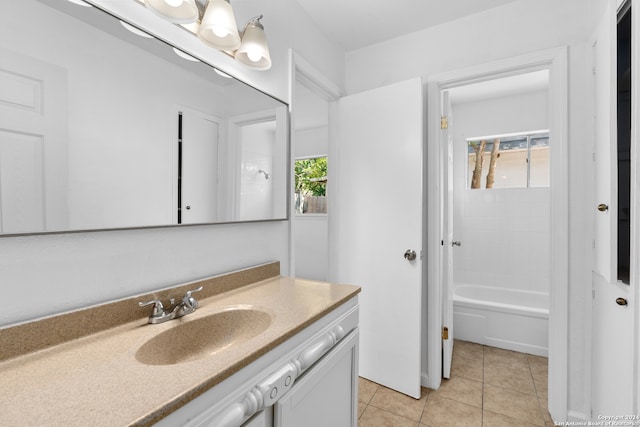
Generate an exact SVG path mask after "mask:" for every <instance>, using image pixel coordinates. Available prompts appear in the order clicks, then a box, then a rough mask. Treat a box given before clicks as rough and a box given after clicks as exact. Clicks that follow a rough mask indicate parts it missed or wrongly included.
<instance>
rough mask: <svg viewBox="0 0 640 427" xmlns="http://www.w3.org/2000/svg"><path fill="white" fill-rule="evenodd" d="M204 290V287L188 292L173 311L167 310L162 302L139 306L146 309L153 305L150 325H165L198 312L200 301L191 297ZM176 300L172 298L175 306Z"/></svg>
mask: <svg viewBox="0 0 640 427" xmlns="http://www.w3.org/2000/svg"><path fill="white" fill-rule="evenodd" d="M201 290H202V286H200V287H199V288H198V289H194V290H192V291H187V293H186V294H184V297H182V301H180V303H179V304H175V305H174V306H173V307H172V308H171V309H169V310H166V311H165V309H164V306H163V305H162V302H161V301H160V300H153V301H148V302H139V303H138V305H139V306H140V307H144V306H146V305H151V304H153V310H152V311H151V316H149V323H154V324H155V323H163V322H166V321H167V320H171V319H177V318H179V317H182V316H186V315H187V314H191V313H193V312H194V311H196V308H198V305H199V304H198V301H197V300H196V299H195V298H194V297H193V296H192V295H191V294H193V293H194V292H198V291H201ZM174 301H175V299H173V298H171V300H170V302H171V304H174Z"/></svg>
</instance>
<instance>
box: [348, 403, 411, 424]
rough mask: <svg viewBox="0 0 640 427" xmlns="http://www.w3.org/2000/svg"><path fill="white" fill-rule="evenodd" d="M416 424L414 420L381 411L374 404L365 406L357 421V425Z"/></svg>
mask: <svg viewBox="0 0 640 427" xmlns="http://www.w3.org/2000/svg"><path fill="white" fill-rule="evenodd" d="M416 425H417V423H416V422H415V421H412V420H410V419H408V418H404V417H401V416H399V415H395V414H392V413H391V412H387V411H383V410H382V409H379V408H376V407H375V406H367V408H366V409H365V410H364V413H363V414H362V416H361V417H360V420H359V421H358V426H359V427H416Z"/></svg>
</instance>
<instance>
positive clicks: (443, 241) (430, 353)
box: [423, 48, 568, 419]
mask: <svg viewBox="0 0 640 427" xmlns="http://www.w3.org/2000/svg"><path fill="white" fill-rule="evenodd" d="M541 70H548V72H549V91H548V96H549V109H550V111H549V134H550V140H551V141H552V142H551V144H550V148H549V150H550V156H551V158H553V159H554V160H553V162H552V163H551V167H550V170H549V179H550V189H549V206H550V210H551V212H552V215H551V218H550V226H549V229H550V236H551V237H550V242H549V247H550V253H549V256H550V258H551V259H553V260H554V262H553V263H552V265H551V268H550V283H551V284H552V286H551V291H550V316H549V411H550V413H551V414H552V416H553V418H554V419H566V416H567V370H566V366H567V353H568V348H567V334H568V328H567V322H568V319H567V313H566V307H567V304H568V295H567V294H568V236H567V234H566V229H567V225H568V202H567V200H568V197H567V195H568V176H567V170H568V167H567V165H568V158H567V122H568V120H567V105H568V104H567V103H568V100H567V83H566V81H567V52H566V49H565V48H560V49H554V50H550V51H544V52H540V53H535V54H531V55H524V56H521V57H516V58H510V59H508V60H504V61H498V62H495V63H490V64H485V65H481V66H477V67H473V68H471V69H466V70H461V71H456V72H449V73H445V74H442V75H437V76H433V77H432V78H430V79H429V84H428V92H429V105H428V108H427V109H428V111H429V118H428V129H429V134H428V143H427V153H428V154H427V169H428V176H427V183H428V194H427V200H428V201H427V203H428V204H429V206H431V207H432V208H431V209H430V210H429V212H430V213H432V214H431V215H430V216H429V217H428V218H427V227H428V231H427V233H428V236H429V238H428V244H427V251H428V258H429V263H428V278H427V281H428V301H429V305H428V309H427V311H428V319H427V324H428V334H427V335H428V336H427V341H428V342H427V351H426V354H425V355H424V358H423V363H424V364H425V366H426V372H425V373H424V378H423V382H424V383H425V384H426V385H427V386H428V387H431V388H438V387H439V385H440V381H441V372H442V366H443V365H444V363H445V362H444V361H443V358H442V354H443V353H442V349H443V348H445V349H446V347H447V346H449V345H450V343H448V342H447V341H450V340H452V339H453V338H454V337H455V330H454V331H453V334H449V336H448V337H447V335H446V334H444V333H443V331H444V328H445V327H447V328H448V327H449V325H452V324H453V289H452V286H451V285H452V282H453V280H452V272H448V269H449V268H451V267H449V266H450V265H451V264H450V263H449V262H448V261H449V259H450V258H451V257H452V246H451V244H452V243H453V240H452V241H449V240H451V239H450V238H449V236H451V233H450V230H448V228H447V227H450V226H451V223H452V221H448V218H449V212H450V209H449V208H448V201H449V200H451V198H449V199H448V198H447V194H446V193H447V191H446V190H447V188H448V187H447V179H446V176H447V175H446V174H447V164H448V157H449V156H448V153H449V148H448V144H447V143H448V140H449V138H448V130H447V126H445V125H446V120H443V117H441V112H442V111H443V108H446V105H444V104H443V97H442V96H441V94H442V93H444V92H446V91H449V90H452V89H454V88H458V87H462V86H467V85H470V84H473V83H479V82H485V81H490V80H495V79H497V78H502V77H511V76H516V75H521V74H525V73H529V72H535V71H541ZM481 136H482V135H481ZM563 307H564V308H565V309H563ZM451 335H453V336H451ZM445 337H446V338H449V340H447V339H445ZM445 354H446V353H445Z"/></svg>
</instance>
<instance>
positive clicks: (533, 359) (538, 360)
mask: <svg viewBox="0 0 640 427" xmlns="http://www.w3.org/2000/svg"><path fill="white" fill-rule="evenodd" d="M527 360H528V361H529V364H530V365H540V366H544V367H547V366H548V365H549V358H547V357H544V356H536V355H534V354H527Z"/></svg>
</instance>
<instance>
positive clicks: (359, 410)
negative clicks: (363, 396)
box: [358, 401, 367, 419]
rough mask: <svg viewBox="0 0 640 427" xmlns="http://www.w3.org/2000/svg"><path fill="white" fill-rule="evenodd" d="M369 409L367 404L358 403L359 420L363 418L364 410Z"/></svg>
mask: <svg viewBox="0 0 640 427" xmlns="http://www.w3.org/2000/svg"><path fill="white" fill-rule="evenodd" d="M366 408H367V404H366V403H364V402H362V401H359V402H358V419H360V417H361V416H362V413H363V412H364V410H365V409H366Z"/></svg>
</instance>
